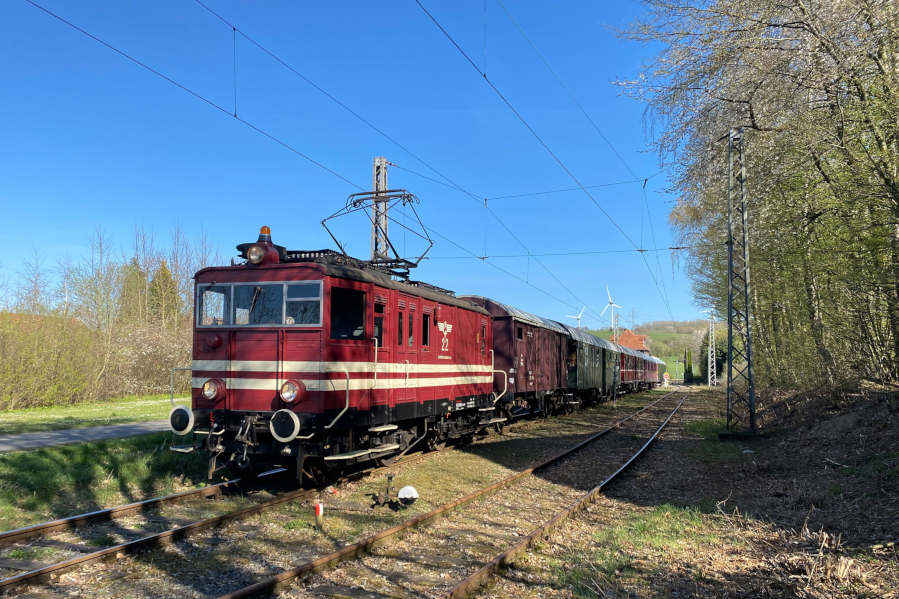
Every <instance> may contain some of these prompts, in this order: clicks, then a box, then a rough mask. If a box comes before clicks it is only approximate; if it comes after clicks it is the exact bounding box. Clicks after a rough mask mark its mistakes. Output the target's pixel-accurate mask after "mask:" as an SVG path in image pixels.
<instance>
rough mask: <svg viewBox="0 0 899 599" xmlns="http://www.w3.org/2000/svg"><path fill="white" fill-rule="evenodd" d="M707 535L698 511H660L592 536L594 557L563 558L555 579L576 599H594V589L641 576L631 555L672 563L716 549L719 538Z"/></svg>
mask: <svg viewBox="0 0 899 599" xmlns="http://www.w3.org/2000/svg"><path fill="white" fill-rule="evenodd" d="M709 530H710V529H709V527H708V526H707V523H706V522H705V516H704V515H703V514H702V512H701V511H700V510H699V509H697V508H693V507H677V506H673V505H670V504H664V505H660V506H657V507H655V508H652V509H651V510H649V511H648V512H645V513H638V514H631V515H629V516H627V517H626V518H624V519H623V520H622V521H621V522H619V523H618V524H615V525H614V526H610V527H608V528H605V529H603V530H600V531H599V532H597V533H595V534H594V535H593V543H592V546H593V547H594V548H595V549H594V551H593V552H592V553H588V554H581V555H568V556H565V557H563V558H562V559H561V560H560V562H559V564H558V565H557V576H558V579H559V580H560V582H562V584H564V585H565V586H567V587H568V588H569V589H571V592H572V593H573V594H574V596H575V597H596V596H597V591H596V589H598V588H603V587H608V586H609V585H611V586H617V585H618V583H619V581H621V580H622V579H626V578H630V577H634V576H637V575H639V574H641V573H642V572H644V570H645V564H643V563H642V561H641V560H637V559H635V557H634V556H635V555H638V554H646V553H664V554H665V555H667V556H669V557H676V556H677V555H679V554H684V553H686V552H697V551H699V552H701V551H704V550H706V549H707V548H708V547H710V546H712V545H715V544H718V543H720V542H721V539H720V537H719V536H718V535H717V534H715V533H714V532H709Z"/></svg>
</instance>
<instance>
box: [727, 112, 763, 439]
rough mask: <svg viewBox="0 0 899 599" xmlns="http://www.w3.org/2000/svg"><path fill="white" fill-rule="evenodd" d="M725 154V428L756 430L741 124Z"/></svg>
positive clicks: (730, 135)
mask: <svg viewBox="0 0 899 599" xmlns="http://www.w3.org/2000/svg"><path fill="white" fill-rule="evenodd" d="M727 153H728V167H729V168H728V193H727V195H728V205H727V429H728V430H730V431H734V430H748V431H750V432H752V433H755V432H756V419H755V382H754V380H753V377H752V327H751V324H750V315H749V306H750V304H749V234H748V233H749V232H748V228H749V215H748V212H747V206H746V185H745V183H746V163H745V156H744V154H743V128H742V127H741V128H739V129H731V130H730V134H729V136H728V152H727ZM735 336H736V337H738V338H739V339H735ZM736 342H739V343H736Z"/></svg>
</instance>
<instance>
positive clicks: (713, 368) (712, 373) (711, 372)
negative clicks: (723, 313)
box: [706, 314, 718, 387]
mask: <svg viewBox="0 0 899 599" xmlns="http://www.w3.org/2000/svg"><path fill="white" fill-rule="evenodd" d="M717 349H718V348H717V347H716V346H715V317H714V316H713V315H712V314H709V362H708V366H707V367H706V372H707V373H708V378H709V387H715V386H717V385H718V363H717V360H718V355H717Z"/></svg>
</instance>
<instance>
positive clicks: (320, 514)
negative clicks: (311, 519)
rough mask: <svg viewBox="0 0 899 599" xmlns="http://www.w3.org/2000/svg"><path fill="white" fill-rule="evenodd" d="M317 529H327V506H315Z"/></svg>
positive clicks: (319, 504)
mask: <svg viewBox="0 0 899 599" xmlns="http://www.w3.org/2000/svg"><path fill="white" fill-rule="evenodd" d="M315 528H317V529H318V530H324V529H325V504H323V503H316V504H315Z"/></svg>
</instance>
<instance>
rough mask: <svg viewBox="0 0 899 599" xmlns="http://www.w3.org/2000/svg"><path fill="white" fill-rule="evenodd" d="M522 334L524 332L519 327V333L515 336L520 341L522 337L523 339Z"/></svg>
mask: <svg viewBox="0 0 899 599" xmlns="http://www.w3.org/2000/svg"><path fill="white" fill-rule="evenodd" d="M522 332H523V331H522V329H521V327H518V331H516V333H515V336H516V337H518V338H519V339H521V337H522Z"/></svg>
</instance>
